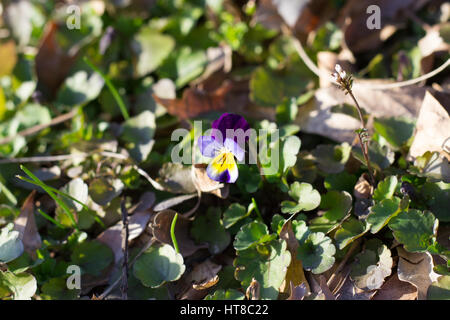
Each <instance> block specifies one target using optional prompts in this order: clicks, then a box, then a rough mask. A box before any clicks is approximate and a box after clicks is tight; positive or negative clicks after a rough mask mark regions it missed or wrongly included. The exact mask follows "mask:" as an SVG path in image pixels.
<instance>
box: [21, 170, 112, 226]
mask: <svg viewBox="0 0 450 320" xmlns="http://www.w3.org/2000/svg"><path fill="white" fill-rule="evenodd" d="M17 177H18V178H19V179H20V180H23V181H25V182H28V183H31V184H34V185H35V186H38V187H40V186H41V185H40V184H39V183H38V182H35V181H33V180H31V179H28V178H27V177H22V176H17ZM47 188H49V189H50V190H51V191H53V192H54V193H57V194H59V195H61V196H64V197H66V198H69V199H71V200H73V201H75V202H76V203H79V204H80V205H81V206H82V207H83V209H85V210H86V211H87V213H88V214H90V215H91V216H92V217H93V218H94V219H95V221H96V222H98V224H99V225H101V226H102V227H103V228H106V226H105V224H104V223H103V221H102V220H101V219H100V218H99V217H98V216H97V215H96V214H95V212H93V211H92V210H91V209H90V208H89V207H88V206H87V205H85V204H84V203H83V202H81V201H80V200H78V199H76V198H74V197H72V196H71V195H70V194H68V193H65V192H63V191H61V190H58V189H55V188H53V187H51V186H47Z"/></svg>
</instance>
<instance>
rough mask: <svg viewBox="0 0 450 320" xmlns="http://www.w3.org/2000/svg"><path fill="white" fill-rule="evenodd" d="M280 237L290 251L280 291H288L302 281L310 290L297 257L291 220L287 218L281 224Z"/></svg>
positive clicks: (296, 243) (296, 241) (296, 246)
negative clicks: (286, 220)
mask: <svg viewBox="0 0 450 320" xmlns="http://www.w3.org/2000/svg"><path fill="white" fill-rule="evenodd" d="M280 239H283V240H285V241H286V243H287V248H288V250H289V252H290V253H291V257H292V259H291V263H290V264H289V266H288V269H287V272H286V277H285V279H284V281H283V284H282V285H281V287H280V292H282V293H289V292H290V291H291V294H292V290H293V289H292V288H295V287H297V286H299V285H301V284H302V283H303V284H305V286H306V289H307V290H308V292H309V290H310V288H309V284H308V281H307V280H306V277H305V273H304V272H303V265H302V262H301V261H300V260H298V259H297V258H296V257H297V248H298V240H297V239H296V238H295V234H294V231H293V230H292V221H291V220H289V221H288V222H286V223H285V224H284V225H283V228H282V229H281V232H280Z"/></svg>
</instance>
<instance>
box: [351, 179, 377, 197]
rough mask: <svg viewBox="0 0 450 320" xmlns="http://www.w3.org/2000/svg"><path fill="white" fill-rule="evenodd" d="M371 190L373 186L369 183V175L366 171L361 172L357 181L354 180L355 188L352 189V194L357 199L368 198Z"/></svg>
mask: <svg viewBox="0 0 450 320" xmlns="http://www.w3.org/2000/svg"><path fill="white" fill-rule="evenodd" d="M372 192H373V187H372V185H371V184H370V183H369V177H368V175H367V174H366V173H364V174H362V175H361V176H360V177H359V179H358V181H357V182H356V185H355V188H354V189H353V195H354V196H355V197H356V198H357V199H368V198H370V196H371V194H372Z"/></svg>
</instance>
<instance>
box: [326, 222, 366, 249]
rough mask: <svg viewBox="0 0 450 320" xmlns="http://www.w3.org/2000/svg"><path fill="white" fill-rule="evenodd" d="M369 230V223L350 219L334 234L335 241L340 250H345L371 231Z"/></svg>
mask: <svg viewBox="0 0 450 320" xmlns="http://www.w3.org/2000/svg"><path fill="white" fill-rule="evenodd" d="M369 228H370V225H369V224H368V223H366V222H362V221H360V220H358V219H356V218H354V217H350V219H348V220H347V221H345V222H344V223H343V224H342V226H341V227H340V228H339V229H337V230H336V232H335V234H334V240H335V241H336V244H337V246H338V248H339V250H342V249H344V248H345V247H346V246H347V245H348V244H350V243H352V242H353V241H355V240H356V239H358V238H359V237H361V236H362V235H364V234H365V233H366V232H367V231H369Z"/></svg>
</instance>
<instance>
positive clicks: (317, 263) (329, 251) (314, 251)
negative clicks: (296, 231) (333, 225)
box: [296, 232, 336, 274]
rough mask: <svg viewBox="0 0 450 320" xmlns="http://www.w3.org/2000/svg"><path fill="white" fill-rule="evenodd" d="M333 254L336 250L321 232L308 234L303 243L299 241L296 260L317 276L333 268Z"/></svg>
mask: <svg viewBox="0 0 450 320" xmlns="http://www.w3.org/2000/svg"><path fill="white" fill-rule="evenodd" d="M296 237H297V235H296ZM335 253H336V248H335V247H334V245H333V243H332V241H331V239H330V238H328V237H327V236H325V234H324V233H322V232H315V233H310V234H309V235H308V236H307V238H306V240H305V241H300V245H299V247H298V249H297V259H299V260H301V261H302V264H303V267H304V268H305V269H306V270H308V271H311V272H312V273H315V274H318V273H323V272H325V271H327V270H328V269H330V268H331V267H332V266H333V264H334V261H335V259H334V254H335Z"/></svg>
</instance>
